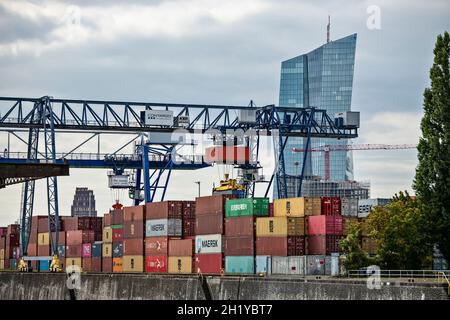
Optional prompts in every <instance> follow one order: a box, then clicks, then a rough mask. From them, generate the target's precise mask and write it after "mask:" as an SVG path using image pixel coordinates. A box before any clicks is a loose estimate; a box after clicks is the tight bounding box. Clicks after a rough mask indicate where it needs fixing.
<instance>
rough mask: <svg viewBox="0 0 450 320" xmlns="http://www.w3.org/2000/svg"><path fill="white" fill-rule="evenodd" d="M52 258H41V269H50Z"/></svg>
mask: <svg viewBox="0 0 450 320" xmlns="http://www.w3.org/2000/svg"><path fill="white" fill-rule="evenodd" d="M49 270H50V260H39V271H49Z"/></svg>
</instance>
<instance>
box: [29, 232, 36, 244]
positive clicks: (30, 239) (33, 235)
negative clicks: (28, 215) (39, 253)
mask: <svg viewBox="0 0 450 320" xmlns="http://www.w3.org/2000/svg"><path fill="white" fill-rule="evenodd" d="M37 238H38V232H37V229H31V231H30V238H29V240H28V241H29V242H33V243H37Z"/></svg>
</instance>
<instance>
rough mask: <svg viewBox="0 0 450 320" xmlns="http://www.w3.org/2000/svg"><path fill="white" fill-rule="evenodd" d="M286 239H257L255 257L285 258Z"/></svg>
mask: <svg viewBox="0 0 450 320" xmlns="http://www.w3.org/2000/svg"><path fill="white" fill-rule="evenodd" d="M287 253H288V252H287V237H257V238H256V255H258V256H287Z"/></svg>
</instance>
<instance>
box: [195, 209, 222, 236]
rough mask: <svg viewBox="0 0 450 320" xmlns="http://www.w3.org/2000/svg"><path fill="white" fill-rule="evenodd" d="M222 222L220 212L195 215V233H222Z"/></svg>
mask: <svg viewBox="0 0 450 320" xmlns="http://www.w3.org/2000/svg"><path fill="white" fill-rule="evenodd" d="M223 222H224V221H223V215H222V214H221V213H219V214H211V215H200V216H197V219H196V222H195V234H196V235H206V234H224V225H223Z"/></svg>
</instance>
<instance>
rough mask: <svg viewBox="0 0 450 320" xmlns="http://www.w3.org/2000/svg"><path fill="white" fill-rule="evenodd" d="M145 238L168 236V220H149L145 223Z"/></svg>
mask: <svg viewBox="0 0 450 320" xmlns="http://www.w3.org/2000/svg"><path fill="white" fill-rule="evenodd" d="M145 235H146V236H147V237H164V236H167V235H168V219H151V220H147V221H146V223H145Z"/></svg>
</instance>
